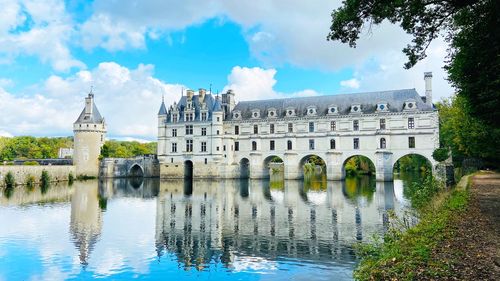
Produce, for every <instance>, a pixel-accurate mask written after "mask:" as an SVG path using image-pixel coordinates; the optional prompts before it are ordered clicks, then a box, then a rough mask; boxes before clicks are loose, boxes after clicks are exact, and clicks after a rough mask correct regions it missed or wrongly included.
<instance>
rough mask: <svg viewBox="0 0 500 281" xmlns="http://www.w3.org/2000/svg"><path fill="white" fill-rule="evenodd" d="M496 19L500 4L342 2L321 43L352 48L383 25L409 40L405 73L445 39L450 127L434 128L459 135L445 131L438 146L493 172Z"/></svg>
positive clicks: (498, 137) (499, 62)
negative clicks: (473, 159)
mask: <svg viewBox="0 0 500 281" xmlns="http://www.w3.org/2000/svg"><path fill="white" fill-rule="evenodd" d="M499 14H500V1H497V0H481V1H420V0H401V1H391V0H373V1H359V0H345V1H343V3H342V6H341V7H339V8H337V9H336V10H334V11H333V13H332V25H331V27H330V33H329V35H328V37H327V39H328V40H338V41H341V42H343V43H349V45H350V46H351V47H355V46H356V41H357V40H358V39H359V35H360V33H361V32H362V31H363V30H364V28H365V27H366V26H367V25H368V26H369V28H371V27H372V25H378V24H381V23H382V22H383V21H385V20H388V21H389V22H391V23H393V24H399V25H400V26H401V28H402V29H403V30H405V31H406V32H407V33H408V34H410V35H412V36H413V40H412V43H411V44H410V45H408V46H407V47H406V48H404V49H403V52H404V53H405V54H406V55H407V58H408V61H407V63H406V64H405V68H411V67H412V66H414V65H415V64H416V63H417V62H418V61H419V60H421V59H423V58H425V57H426V54H425V52H426V50H427V47H428V46H429V44H430V42H431V41H432V40H433V39H435V38H437V37H438V35H439V34H442V35H445V37H446V40H447V42H449V48H448V58H447V61H445V69H446V70H447V72H448V80H449V81H450V82H451V84H452V85H453V86H454V87H455V88H456V92H457V98H456V100H453V106H452V107H451V108H450V111H449V112H445V115H446V114H452V116H451V117H452V118H451V119H452V121H453V122H452V123H450V124H447V121H446V120H445V121H443V118H441V120H440V124H441V126H442V128H443V127H448V128H455V129H457V127H460V129H459V130H457V131H456V132H454V131H451V130H447V131H446V132H445V133H444V134H442V140H443V138H444V139H445V140H446V141H447V142H444V143H443V142H441V144H444V145H445V146H446V147H448V146H452V155H453V156H465V157H468V156H474V157H481V158H484V159H485V160H486V161H488V162H490V164H491V165H494V166H497V167H498V166H499V165H500V163H499V158H498V157H497V155H499V154H500V126H499V125H500V110H498V108H500V95H499V94H498V90H499V89H500V76H499V75H498V67H499V66H500V56H499V55H498V54H499V53H500V44H497V43H496V42H500V17H499V16H498V15H499ZM455 103H456V104H455ZM445 106H446V104H445ZM440 114H442V111H440ZM458 116H461V117H462V118H457V117H458ZM449 117H450V116H445V119H446V118H449ZM457 122H458V123H457ZM445 130H446V128H445ZM469 143H470V145H468V144H469ZM458 160H460V159H458Z"/></svg>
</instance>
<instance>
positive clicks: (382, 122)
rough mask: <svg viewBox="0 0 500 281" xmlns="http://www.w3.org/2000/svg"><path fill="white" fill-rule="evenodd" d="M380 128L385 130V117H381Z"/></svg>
mask: <svg viewBox="0 0 500 281" xmlns="http://www.w3.org/2000/svg"><path fill="white" fill-rule="evenodd" d="M380 130H385V119H380Z"/></svg>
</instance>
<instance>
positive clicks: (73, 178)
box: [68, 173, 75, 185]
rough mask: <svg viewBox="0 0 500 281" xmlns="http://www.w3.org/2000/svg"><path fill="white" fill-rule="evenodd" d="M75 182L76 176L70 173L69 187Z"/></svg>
mask: <svg viewBox="0 0 500 281" xmlns="http://www.w3.org/2000/svg"><path fill="white" fill-rule="evenodd" d="M74 181H75V176H74V175H73V173H69V174H68V185H72V184H73V182H74Z"/></svg>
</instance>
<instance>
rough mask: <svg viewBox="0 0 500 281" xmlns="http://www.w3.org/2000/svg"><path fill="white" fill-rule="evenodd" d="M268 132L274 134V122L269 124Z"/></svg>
mask: <svg viewBox="0 0 500 281" xmlns="http://www.w3.org/2000/svg"><path fill="white" fill-rule="evenodd" d="M269 133H270V134H274V124H270V125H269Z"/></svg>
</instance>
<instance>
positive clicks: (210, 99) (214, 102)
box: [160, 93, 222, 122]
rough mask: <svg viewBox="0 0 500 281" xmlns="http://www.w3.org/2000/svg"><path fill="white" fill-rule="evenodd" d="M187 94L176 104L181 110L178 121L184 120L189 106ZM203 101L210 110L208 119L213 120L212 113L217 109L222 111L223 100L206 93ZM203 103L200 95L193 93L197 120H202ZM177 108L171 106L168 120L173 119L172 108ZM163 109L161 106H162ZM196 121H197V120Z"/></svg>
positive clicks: (193, 104)
mask: <svg viewBox="0 0 500 281" xmlns="http://www.w3.org/2000/svg"><path fill="white" fill-rule="evenodd" d="M187 102H188V100H187V96H182V97H181V99H180V100H179V103H177V104H176V108H177V110H178V111H179V117H178V120H179V121H178V122H183V121H182V120H184V113H185V109H186V107H187ZM203 102H204V103H205V105H206V110H207V111H208V116H207V121H210V120H212V113H213V112H217V111H222V106H221V100H220V98H215V97H214V96H213V95H212V94H209V93H207V94H205V98H204V100H203ZM201 105H202V103H201V101H200V97H199V95H193V97H192V106H193V108H194V114H195V117H194V118H195V120H196V121H198V120H200V114H201V110H202V107H201ZM173 109H175V108H173V107H170V108H169V110H168V118H167V122H171V121H172V110H173ZM160 110H161V107H160ZM196 121H195V122H196Z"/></svg>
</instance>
